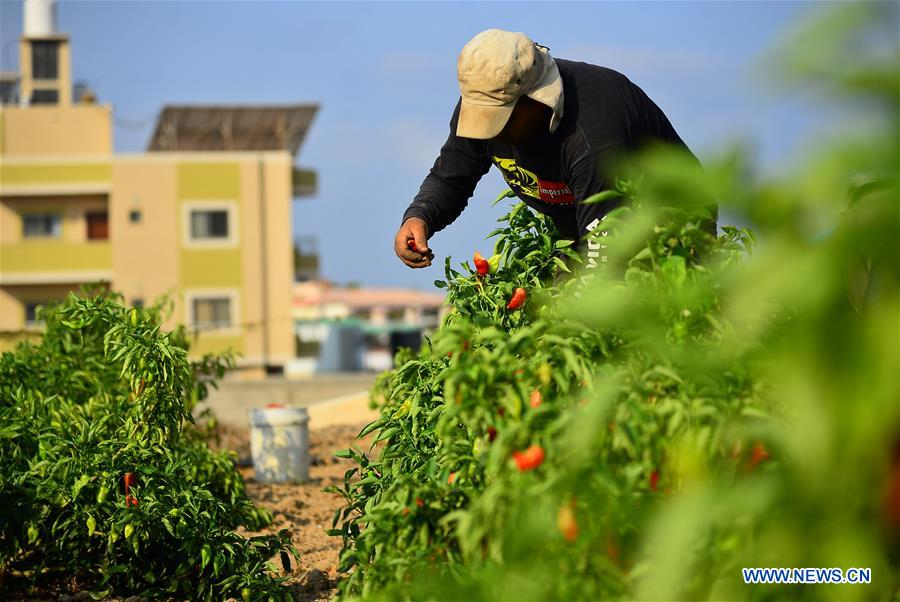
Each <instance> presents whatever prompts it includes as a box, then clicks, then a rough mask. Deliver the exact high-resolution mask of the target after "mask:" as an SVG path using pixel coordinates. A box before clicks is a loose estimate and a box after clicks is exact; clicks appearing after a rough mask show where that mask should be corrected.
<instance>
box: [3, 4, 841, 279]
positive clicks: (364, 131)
mask: <svg viewBox="0 0 900 602" xmlns="http://www.w3.org/2000/svg"><path fill="white" fill-rule="evenodd" d="M816 8H817V7H816V6H815V5H814V4H813V3H804V2H799V3H796V2H578V3H563V2H556V3H544V2H528V3H519V2H502V3H493V2H492V3H474V2H471V3H456V2H442V3H426V2H405V3H350V2H347V3H336V2H332V3H319V2H250V1H243V2H224V1H219V2H212V1H207V2H192V1H179V2H126V1H117V2H87V1H81V0H61V1H60V2H59V4H58V18H57V24H58V29H59V30H60V31H62V32H66V33H68V34H70V36H71V39H72V53H73V75H74V78H75V79H76V80H85V81H87V82H88V83H90V85H91V86H92V87H93V88H94V90H95V91H96V92H97V93H98V95H99V98H100V100H101V101H102V102H110V103H112V104H113V106H114V109H115V113H114V114H115V122H116V127H115V148H116V151H118V152H138V151H141V150H143V149H144V148H145V147H146V144H147V141H148V140H149V137H150V134H151V131H152V128H153V124H154V120H155V117H156V114H157V112H158V111H160V110H161V108H162V107H163V106H164V105H166V104H174V103H183V104H190V103H222V104H231V103H285V104H289V103H297V102H316V103H319V104H320V105H321V110H320V113H319V115H318V116H317V117H316V120H315V121H314V123H313V126H312V130H311V132H310V134H309V136H308V138H307V140H306V143H305V145H304V146H303V148H302V149H301V152H300V155H299V157H298V161H297V163H298V164H299V165H302V166H305V167H312V168H315V169H317V170H318V172H319V192H318V194H317V196H315V197H313V198H310V199H304V200H300V201H294V206H293V209H294V223H293V228H294V233H295V234H296V235H310V234H311V235H316V236H317V237H318V238H319V250H320V253H321V265H322V271H323V275H324V276H325V277H326V278H328V279H331V280H334V281H336V282H338V283H346V282H351V281H355V282H360V283H364V284H370V285H402V286H413V287H416V288H424V289H428V288H430V287H431V282H432V281H433V280H434V279H435V278H441V277H442V272H441V269H442V268H441V266H442V265H443V257H444V256H445V255H446V254H450V255H452V256H453V257H454V259H455V261H461V260H463V259H465V258H467V257H470V256H471V253H472V251H473V250H476V249H479V250H481V251H482V252H483V253H486V252H489V251H490V250H491V247H492V243H491V242H487V241H485V240H484V236H485V234H487V233H488V232H489V231H490V230H491V229H493V227H494V222H495V220H496V218H497V217H498V216H499V215H501V214H502V213H503V211H504V208H505V206H498V207H495V208H492V207H491V206H490V203H491V201H492V200H493V199H494V197H495V196H496V194H497V193H498V192H499V191H500V190H501V189H502V188H503V182H502V179H501V178H500V177H499V175H497V174H496V172H492V173H491V174H489V175H488V176H486V177H485V178H484V179H483V180H482V182H481V184H479V187H478V189H477V190H476V192H475V196H474V197H473V199H472V200H471V201H470V203H469V207H468V209H467V210H466V211H465V212H464V213H463V215H462V216H461V217H460V218H459V219H458V220H457V221H456V222H455V223H454V224H452V225H451V226H449V227H448V228H447V229H446V230H444V231H442V232H440V233H438V234H437V235H436V236H435V238H434V239H433V240H432V241H431V246H432V248H433V249H434V250H435V252H436V254H437V256H438V261H436V262H435V265H434V266H432V267H431V268H428V269H424V270H411V269H409V268H407V267H405V266H404V265H403V264H401V263H400V262H399V260H397V258H396V257H395V256H394V253H393V246H392V245H393V237H394V234H395V232H396V230H397V227H398V226H399V221H400V218H401V216H402V214H403V211H404V209H405V208H406V206H407V205H408V204H409V202H410V201H411V200H412V197H413V196H414V195H415V193H416V191H417V190H418V187H419V185H420V184H421V181H422V178H423V177H424V176H425V174H426V173H427V170H428V168H429V167H430V166H431V164H432V163H433V161H434V158H435V156H436V155H437V152H438V150H439V149H440V146H441V144H442V143H443V141H444V139H445V138H446V136H447V132H448V125H447V124H448V120H449V118H450V113H451V111H452V109H453V106H454V105H455V103H456V99H457V96H458V89H457V85H456V57H457V54H458V52H459V50H460V48H462V46H463V45H464V44H465V43H466V42H467V41H468V40H469V39H470V38H471V37H472V36H474V35H475V34H476V33H478V32H479V31H481V30H484V29H487V28H490V27H499V28H502V29H510V30H514V31H523V32H525V33H527V34H528V35H529V36H530V37H532V38H533V39H534V40H535V41H537V42H539V43H541V44H544V45H545V46H548V47H549V48H550V52H551V54H553V55H554V56H558V57H560V58H568V59H573V60H583V61H587V62H593V63H596V64H601V65H604V66H608V67H612V68H615V69H618V70H620V71H622V72H623V73H625V74H626V75H627V76H629V77H630V78H631V79H632V80H633V81H634V82H636V83H637V84H638V85H640V86H641V87H642V88H643V89H644V90H645V91H646V92H647V93H648V94H649V95H650V97H651V98H653V99H654V100H655V101H656V103H657V104H658V105H659V106H660V107H662V109H663V111H664V112H666V114H667V115H668V116H669V119H670V120H671V121H672V123H673V125H674V126H675V128H676V130H677V131H678V132H679V134H680V135H681V137H682V138H683V139H684V140H685V141H686V142H687V144H688V145H689V146H690V147H691V148H692V149H693V150H694V151H695V153H696V154H698V156H700V158H701V160H702V159H703V158H704V157H710V156H713V155H714V154H715V153H716V152H717V151H718V150H722V149H724V148H726V147H727V146H728V145H729V144H732V143H734V142H736V141H743V142H745V143H749V144H750V145H751V147H752V148H754V149H755V150H756V152H757V158H758V161H759V164H760V165H761V167H762V169H764V170H767V171H777V170H780V169H784V166H785V165H787V164H789V163H790V160H791V158H792V157H794V156H795V155H796V153H797V152H798V151H800V150H801V149H802V148H803V144H804V142H805V141H808V140H809V139H810V138H811V137H812V136H813V135H814V134H815V133H816V132H817V131H819V130H821V129H822V128H823V127H825V126H826V125H827V121H828V116H827V113H826V112H825V111H823V110H820V109H819V108H817V107H816V106H815V105H814V104H812V103H811V101H810V99H809V98H805V97H803V96H799V95H797V94H793V95H787V94H784V93H781V92H779V91H777V90H776V89H775V88H774V87H773V86H772V85H771V83H770V81H769V80H767V78H766V76H765V69H764V68H763V66H762V65H761V64H760V62H759V60H760V58H761V56H762V55H763V53H764V52H765V51H766V50H769V49H771V48H772V46H773V45H774V44H775V43H776V42H778V41H780V40H782V39H783V37H784V36H785V35H786V34H787V33H788V32H790V31H791V27H792V25H793V24H796V23H797V22H799V21H802V20H803V17H804V15H808V14H809V13H811V12H813V11H815V10H816ZM21 27H22V3H21V2H20V1H18V0H0V37H2V44H0V46H2V68H3V69H16V68H17V65H18V55H17V53H18V47H17V38H18V36H19V35H20V34H21Z"/></svg>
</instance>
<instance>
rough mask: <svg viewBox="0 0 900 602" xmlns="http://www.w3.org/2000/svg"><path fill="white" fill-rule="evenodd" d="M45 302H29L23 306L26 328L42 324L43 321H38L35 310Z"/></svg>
mask: <svg viewBox="0 0 900 602" xmlns="http://www.w3.org/2000/svg"><path fill="white" fill-rule="evenodd" d="M46 304H47V302H46V301H29V302H27V303H26V304H25V325H26V326H37V325H39V324H43V323H44V321H43V320H38V317H37V308H38V307H40V306H41V305H46Z"/></svg>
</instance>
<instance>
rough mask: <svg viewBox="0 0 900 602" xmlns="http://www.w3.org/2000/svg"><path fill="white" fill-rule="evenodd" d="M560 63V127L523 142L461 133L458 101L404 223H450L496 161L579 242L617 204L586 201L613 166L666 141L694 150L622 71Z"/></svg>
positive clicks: (607, 182) (531, 202) (527, 198)
mask: <svg viewBox="0 0 900 602" xmlns="http://www.w3.org/2000/svg"><path fill="white" fill-rule="evenodd" d="M556 64H557V66H558V67H559V72H560V76H561V77H562V80H563V90H564V107H563V117H562V121H561V122H560V124H559V127H558V128H557V129H556V131H555V132H553V133H552V134H551V133H549V132H547V133H546V134H544V135H540V136H538V137H537V138H536V139H534V140H531V141H529V142H528V143H526V144H522V145H517V146H510V145H507V144H503V143H501V142H499V141H496V140H475V139H471V138H460V137H458V136H457V135H456V123H457V120H458V118H459V104H458V103H457V106H456V110H455V111H454V113H453V117H452V119H451V120H450V135H449V136H448V138H447V141H446V142H445V143H444V146H443V148H441V153H440V156H438V158H437V160H436V161H435V162H434V167H432V168H431V171H430V173H429V174H428V176H426V178H425V181H424V182H423V183H422V187H421V188H420V189H419V193H418V194H417V195H416V197H415V199H413V202H412V203H411V204H410V206H409V208H408V209H407V210H406V212H405V213H404V215H403V221H406V219H408V218H410V217H418V218H421V219H422V220H424V221H425V224H426V225H427V228H428V235H429V236H431V235H432V234H434V233H435V232H437V231H439V230H441V229H443V228H444V227H445V226H447V225H448V224H450V223H451V222H453V220H455V219H456V218H457V217H459V215H460V213H462V211H463V209H465V207H466V205H467V203H468V200H469V198H470V197H471V196H472V193H473V192H474V191H475V186H476V184H478V181H479V180H480V179H481V176H483V175H484V174H485V173H487V171H488V169H490V167H491V165H492V164H493V165H496V166H497V167H498V168H499V169H500V171H501V172H502V174H503V177H504V178H505V179H506V182H507V184H509V186H510V188H511V189H512V190H513V191H514V192H515V193H516V195H517V196H518V197H519V198H520V199H522V200H523V201H524V202H525V203H526V204H527V205H528V206H529V207H532V208H533V209H535V210H536V211H539V212H541V213H544V214H546V215H548V216H550V218H551V219H552V220H553V222H554V224H555V225H556V226H557V228H558V229H559V230H560V232H561V233H562V234H563V235H564V236H566V237H567V238H572V239H575V240H580V239H581V237H582V235H583V234H585V233H587V232H588V231H592V230H594V229H595V228H596V227H597V226H598V225H599V222H600V221H601V220H602V219H603V217H604V216H605V215H606V213H608V212H609V211H610V210H612V208H614V207H616V206H617V203H615V202H613V203H608V202H607V203H599V204H591V205H584V204H582V203H581V202H580V201H582V200H584V199H586V198H588V197H590V196H592V195H594V194H596V193H598V192H601V191H603V190H606V189H608V188H611V187H612V186H614V185H615V180H614V177H613V175H612V174H611V172H610V169H611V167H612V166H613V165H615V164H618V162H619V161H620V160H621V159H622V158H624V157H627V155H628V153H629V152H632V151H635V150H639V149H640V148H641V147H642V146H643V145H644V144H645V143H647V142H652V141H661V142H665V143H669V144H673V145H676V146H679V147H681V148H683V149H684V150H686V151H687V152H688V153H690V151H689V150H688V149H687V146H686V145H685V143H684V142H683V141H682V140H681V138H680V137H679V136H678V134H677V133H676V132H675V129H674V128H673V127H672V124H671V123H669V120H668V118H666V116H665V114H664V113H663V112H662V110H660V108H659V107H658V106H656V104H655V103H654V102H653V101H652V100H650V98H649V97H648V96H647V95H646V94H645V93H644V91H643V90H641V89H640V88H639V87H638V86H637V85H635V84H634V83H632V82H631V81H630V80H629V79H628V78H627V77H625V76H624V75H622V74H621V73H618V72H616V71H613V70H612V69H607V68H605V67H598V66H595V65H589V64H587V63H579V62H573V61H566V60H561V59H556Z"/></svg>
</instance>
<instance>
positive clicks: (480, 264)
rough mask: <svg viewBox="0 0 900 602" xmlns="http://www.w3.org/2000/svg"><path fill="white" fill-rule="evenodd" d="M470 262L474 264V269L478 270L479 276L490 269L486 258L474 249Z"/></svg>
mask: <svg viewBox="0 0 900 602" xmlns="http://www.w3.org/2000/svg"><path fill="white" fill-rule="evenodd" d="M472 262H473V263H474V264H475V271H476V272H478V275H479V276H484V275H485V274H487V273H488V272H489V271H490V270H491V265H490V264H489V263H488V260H487V259H485V258H484V257H482V255H481V253H479V252H478V251H475V254H474V255H473V256H472Z"/></svg>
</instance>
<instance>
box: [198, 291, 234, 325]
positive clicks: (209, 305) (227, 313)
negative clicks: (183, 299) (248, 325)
mask: <svg viewBox="0 0 900 602" xmlns="http://www.w3.org/2000/svg"><path fill="white" fill-rule="evenodd" d="M193 311H194V319H193V324H194V328H196V329H197V330H208V329H214V328H229V327H230V326H231V325H232V323H231V299H230V298H229V297H202V298H195V299H194V303H193Z"/></svg>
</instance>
